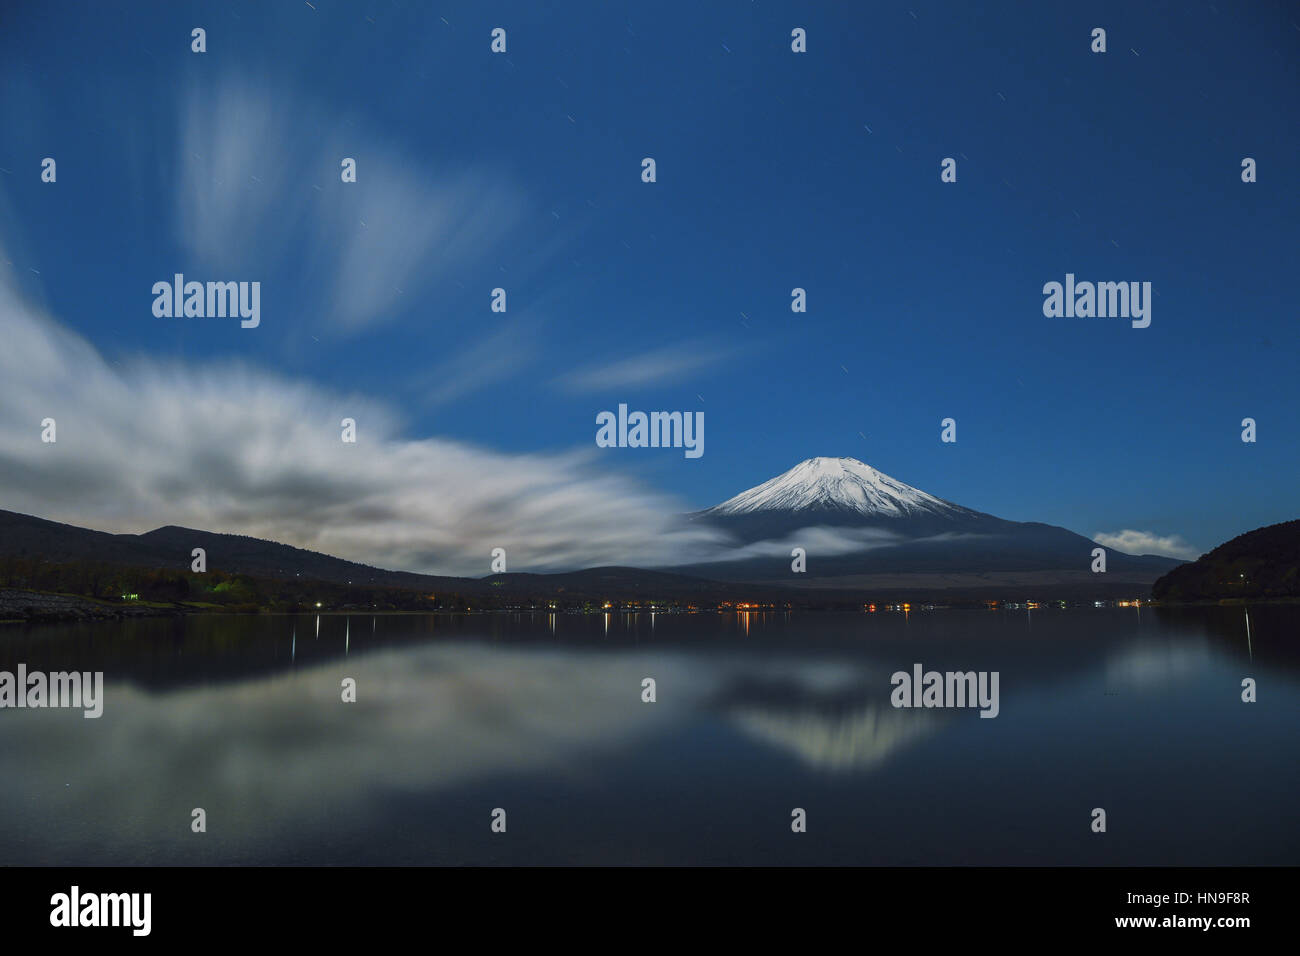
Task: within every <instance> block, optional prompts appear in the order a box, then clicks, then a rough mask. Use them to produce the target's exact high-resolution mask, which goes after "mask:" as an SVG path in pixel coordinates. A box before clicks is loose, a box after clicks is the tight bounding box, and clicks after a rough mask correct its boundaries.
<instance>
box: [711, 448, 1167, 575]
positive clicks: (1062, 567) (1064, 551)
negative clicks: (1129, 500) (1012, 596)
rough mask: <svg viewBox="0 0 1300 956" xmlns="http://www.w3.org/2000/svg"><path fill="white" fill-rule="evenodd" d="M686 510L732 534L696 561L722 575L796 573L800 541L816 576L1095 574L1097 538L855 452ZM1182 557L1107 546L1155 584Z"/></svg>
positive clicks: (1121, 564) (1123, 569)
mask: <svg viewBox="0 0 1300 956" xmlns="http://www.w3.org/2000/svg"><path fill="white" fill-rule="evenodd" d="M689 517H690V520H691V521H693V522H699V523H701V524H704V525H708V526H711V527H713V528H717V529H720V530H722V531H723V532H725V533H727V534H728V535H729V536H730V537H731V538H732V539H733V541H734V542H735V545H736V550H735V551H734V552H732V553H731V555H730V556H728V558H727V559H725V560H721V561H713V562H709V563H701V564H695V565H694V566H692V567H691V569H690V570H691V572H692V573H698V574H702V575H705V576H708V577H711V578H715V579H720V580H776V579H784V580H786V581H790V580H791V579H792V577H798V576H792V575H791V569H790V562H791V556H790V553H791V549H792V548H795V547H801V548H803V549H804V550H805V551H806V552H807V578H806V579H805V580H807V581H808V583H809V584H811V583H812V580H813V579H825V578H847V577H849V576H870V575H881V574H890V575H899V574H917V573H922V574H929V575H933V574H948V575H980V574H988V573H991V572H996V573H999V574H1005V573H1008V572H1021V573H1023V572H1061V573H1066V574H1070V575H1072V576H1079V578H1080V580H1086V579H1087V578H1089V577H1092V573H1091V564H1092V550H1093V549H1094V548H1096V547H1099V545H1098V544H1097V543H1096V542H1094V541H1091V540H1089V539H1088V538H1085V537H1083V535H1079V534H1075V533H1074V532H1073V531H1067V530H1066V529H1065V528H1059V527H1056V526H1054V525H1048V524H1041V523H1039V522H1024V521H1007V520H1005V519H1003V518H997V517H994V516H993V515H990V514H984V513H983V512H980V511H973V510H971V509H970V508H963V507H962V506H961V505H956V504H953V503H952V502H950V501H944V500H943V499H941V498H936V497H934V496H933V495H929V494H926V493H925V492H924V491H921V490H919V489H917V488H913V487H911V486H910V485H906V484H904V483H903V482H901V481H898V480H896V479H894V478H890V477H889V476H888V475H885V474H882V473H881V472H879V471H877V470H876V469H874V468H872V467H871V466H870V465H867V464H864V463H863V462H860V461H858V460H857V459H856V458H809V459H808V460H807V461H804V462H801V463H800V464H798V465H796V466H795V467H794V468H792V469H790V470H789V471H787V472H785V473H784V474H782V475H778V476H777V477H775V478H773V479H772V480H770V481H767V482H764V483H763V484H761V485H758V486H757V487H754V488H750V489H749V490H748V491H744V492H741V493H740V494H738V495H736V496H735V497H734V498H731V499H730V500H728V501H724V502H723V503H722V504H720V505H716V506H714V507H712V508H709V509H708V510H706V511H700V512H697V513H695V514H693V515H690V516H689ZM1179 563H1180V562H1178V561H1176V560H1174V559H1173V558H1165V557H1158V556H1155V555H1141V556H1135V555H1130V554H1125V553H1123V552H1121V551H1115V550H1113V549H1110V548H1107V549H1106V565H1107V567H1106V571H1107V575H1109V576H1111V577H1110V578H1109V580H1115V577H1116V576H1123V577H1125V578H1126V579H1129V580H1146V581H1147V582H1148V583H1149V582H1150V581H1151V580H1154V579H1155V578H1156V577H1158V576H1159V575H1161V574H1163V573H1164V572H1165V571H1167V570H1169V569H1170V568H1172V567H1174V566H1175V565H1177V564H1179ZM1100 578H1101V576H1100V575H1098V576H1097V579H1100ZM1094 580H1096V579H1094ZM1103 580H1105V579H1103ZM820 583H822V584H827V583H829V582H826V581H824V580H822V581H821V582H820ZM845 583H846V584H847V583H848V582H847V581H846V582H845Z"/></svg>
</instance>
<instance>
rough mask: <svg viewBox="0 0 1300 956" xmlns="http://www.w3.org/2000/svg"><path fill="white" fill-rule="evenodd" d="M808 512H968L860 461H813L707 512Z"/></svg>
mask: <svg viewBox="0 0 1300 956" xmlns="http://www.w3.org/2000/svg"><path fill="white" fill-rule="evenodd" d="M808 510H818V511H828V510H829V511H848V512H855V513H857V514H861V515H870V516H879V517H890V518H906V517H913V516H922V515H941V516H945V517H949V516H956V515H961V514H969V513H970V512H969V511H968V509H966V508H962V507H960V506H959V505H954V504H952V503H951V502H948V501H944V500H943V499H942V498H936V497H934V495H929V494H926V493H925V492H924V491H921V490H920V489H918V488H913V487H912V486H911V485H908V484H904V483H903V482H901V481H899V480H897V479H896V478H891V477H889V476H888V475H886V474H884V473H883V472H880V471H877V470H876V469H875V468H872V467H871V466H870V465H868V464H866V463H865V462H861V461H858V459H856V458H809V459H807V460H806V461H801V462H800V463H799V464H797V465H795V466H794V467H793V468H791V469H790V470H789V471H787V472H785V473H784V474H781V475H777V476H776V477H775V478H773V479H771V480H770V481H765V482H763V483H762V484H761V485H757V486H756V487H754V488H750V489H749V490H748V491H742V492H741V493H740V494H738V495H736V497H734V498H730V499H728V500H727V501H724V502H723V503H722V504H720V505H715V506H714V507H712V508H710V509H708V511H706V512H704V513H705V514H707V515H744V514H755V513H758V512H769V511H808Z"/></svg>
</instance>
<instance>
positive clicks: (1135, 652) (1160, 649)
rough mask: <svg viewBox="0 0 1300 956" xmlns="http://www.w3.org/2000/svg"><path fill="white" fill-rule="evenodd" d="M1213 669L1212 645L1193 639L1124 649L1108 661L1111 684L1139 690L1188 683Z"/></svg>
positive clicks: (1143, 644) (1107, 675) (1150, 643)
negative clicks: (1187, 680)
mask: <svg viewBox="0 0 1300 956" xmlns="http://www.w3.org/2000/svg"><path fill="white" fill-rule="evenodd" d="M1209 666H1210V647H1209V644H1207V643H1206V642H1205V640H1204V639H1201V640H1200V641H1199V642H1198V641H1196V640H1195V639H1193V638H1188V639H1186V640H1183V641H1180V642H1179V643H1177V644H1158V643H1155V642H1143V643H1141V644H1135V645H1131V646H1129V647H1126V648H1124V649H1123V650H1122V651H1121V652H1120V653H1118V654H1116V655H1113V656H1111V657H1110V658H1108V659H1107V661H1106V681H1107V683H1109V684H1131V685H1135V686H1142V685H1151V684H1167V683H1170V682H1172V681H1178V680H1184V679H1186V678H1188V677H1190V676H1192V675H1193V674H1196V673H1197V672H1199V671H1203V670H1205V669H1207V668H1208V667H1209Z"/></svg>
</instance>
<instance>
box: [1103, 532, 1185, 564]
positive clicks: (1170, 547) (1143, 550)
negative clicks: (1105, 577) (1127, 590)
mask: <svg viewBox="0 0 1300 956" xmlns="http://www.w3.org/2000/svg"><path fill="white" fill-rule="evenodd" d="M1093 540H1094V541H1096V542H1097V543H1098V544H1100V545H1102V546H1104V547H1107V548H1114V549H1115V550H1116V551H1124V552H1127V553H1128V554H1160V555H1164V556H1165V557H1168V558H1181V559H1183V560H1185V561H1195V560H1196V559H1197V558H1198V557H1200V554H1201V552H1200V551H1198V550H1196V548H1194V547H1193V546H1192V545H1190V544H1188V543H1187V542H1186V541H1184V540H1183V539H1182V537H1180V536H1179V535H1176V534H1166V535H1161V534H1156V533H1155V532H1153V531H1134V530H1133V529H1131V528H1125V529H1124V530H1123V531H1102V532H1099V533H1097V534H1096V535H1094V536H1093Z"/></svg>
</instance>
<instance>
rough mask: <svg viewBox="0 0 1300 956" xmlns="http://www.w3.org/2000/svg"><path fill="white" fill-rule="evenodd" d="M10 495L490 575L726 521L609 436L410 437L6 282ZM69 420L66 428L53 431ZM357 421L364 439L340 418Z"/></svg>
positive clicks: (102, 521)
mask: <svg viewBox="0 0 1300 956" xmlns="http://www.w3.org/2000/svg"><path fill="white" fill-rule="evenodd" d="M0 325H3V327H4V328H5V330H6V343H5V348H4V349H3V350H0V501H2V502H3V507H5V508H7V509H9V510H15V511H22V512H28V513H32V514H36V515H40V516H43V517H49V518H53V519H55V520H59V521H66V522H69V523H73V524H81V525H88V526H91V527H96V528H101V529H104V530H111V531H119V532H140V531H145V530H149V529H150V528H153V527H156V526H158V525H162V524H177V525H186V526H189V527H195V528H203V529H207V530H213V531H223V532H234V533H240V534H249V535H254V536H257V537H264V538H270V539H273V540H277V541H282V542H285V543H288V544H293V545H296V546H298V547H303V548H311V549H314V550H318V551H324V552H326V553H328V554H334V555H338V556H340V557H344V558H348V559H351V560H355V561H362V562H366V563H369V564H374V565H378V566H380V567H388V568H397V569H404V570H414V571H425V572H442V573H463V574H474V575H483V574H487V573H488V571H489V560H490V553H491V550H492V548H495V547H503V548H505V549H506V553H507V561H508V567H509V568H510V569H511V570H512V571H515V570H517V571H524V570H557V569H563V568H573V567H589V566H594V565H602V564H637V565H643V566H644V565H649V564H657V565H665V564H672V563H674V562H676V561H678V560H680V556H681V555H683V554H688V553H692V552H693V551H695V550H696V549H697V548H699V547H701V546H703V547H707V546H709V545H710V544H712V543H713V542H714V540H715V538H714V533H712V532H709V531H707V530H706V529H703V528H698V527H689V526H681V525H679V524H677V523H675V522H674V521H673V518H672V516H673V515H675V514H678V513H680V512H681V511H683V510H684V508H683V506H682V503H681V502H679V501H676V500H674V499H671V498H669V497H667V496H664V495H661V494H659V493H656V492H654V491H651V490H649V489H646V488H645V487H644V486H642V485H640V484H639V483H637V482H634V481H632V480H630V479H627V478H624V477H621V476H616V475H611V474H606V473H603V472H601V471H600V470H599V468H598V467H597V461H596V460H595V449H594V448H593V449H592V450H591V451H590V452H587V451H578V452H571V453H566V454H522V455H511V454H504V453H500V452H496V451H492V450H489V449H485V448H481V447H478V446H474V445H469V444H465V443H462V442H456V441H449V440H444V439H440V438H407V437H404V436H403V435H402V433H401V431H400V428H399V425H398V421H397V416H396V415H395V414H394V413H393V412H392V411H391V410H390V409H389V408H388V407H387V406H386V405H384V404H383V403H381V402H378V401H375V400H372V399H370V398H367V397H365V396H359V395H347V394H342V393H338V392H334V391H330V390H327V389H324V388H321V387H318V386H316V385H313V384H310V383H307V382H302V381H296V380H291V379H288V378H284V377H281V376H277V375H274V374H271V373H269V372H266V371H263V370H261V369H258V368H256V367H253V366H250V365H246V364H238V363H223V364H208V365H196V364H190V363H185V362H181V361H170V360H169V361H155V360H145V359H137V360H134V361H130V362H127V363H124V364H120V365H110V364H108V363H107V362H105V360H104V359H103V357H102V356H101V355H100V354H99V353H98V351H97V350H96V349H95V348H94V347H93V346H92V345H90V343H88V342H87V341H86V340H84V339H83V338H81V337H80V336H78V335H76V334H75V333H73V332H71V331H70V330H68V329H67V328H66V327H64V326H62V325H60V324H59V323H57V322H55V321H53V320H51V319H49V318H46V317H43V316H40V315H37V314H35V313H34V312H32V311H31V310H30V309H29V308H28V307H27V306H26V305H25V304H24V303H22V302H21V301H20V300H18V299H17V298H16V297H15V295H14V294H13V293H12V292H11V290H9V289H8V288H7V287H5V286H3V285H0ZM47 417H48V418H54V419H55V420H56V422H57V427H58V440H57V442H56V443H53V444H46V443H43V442H42V441H41V440H40V430H41V429H40V422H41V420H42V419H44V418H47ZM345 417H348V418H354V419H355V420H356V422H357V430H358V434H357V442H356V444H345V443H344V442H342V441H341V440H340V433H341V429H340V421H341V419H342V418H345Z"/></svg>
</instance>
